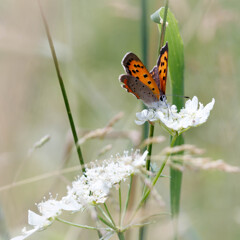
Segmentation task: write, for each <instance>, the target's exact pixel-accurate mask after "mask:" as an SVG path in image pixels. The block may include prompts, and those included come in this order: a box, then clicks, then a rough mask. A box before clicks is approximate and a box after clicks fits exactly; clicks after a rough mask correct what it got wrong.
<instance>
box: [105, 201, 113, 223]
mask: <svg viewBox="0 0 240 240" xmlns="http://www.w3.org/2000/svg"><path fill="white" fill-rule="evenodd" d="M103 205H104V207H105V210H106V212H107V215H108V217H109V218H110V219H111V222H112V224H113V225H114V226H116V224H115V222H114V220H113V218H112V215H111V214H110V212H109V210H108V207H107V204H106V203H104V204H103Z"/></svg>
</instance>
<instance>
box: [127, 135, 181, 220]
mask: <svg viewBox="0 0 240 240" xmlns="http://www.w3.org/2000/svg"><path fill="white" fill-rule="evenodd" d="M177 137H178V134H177V133H176V134H175V135H174V136H173V137H172V141H171V144H170V147H173V146H174V144H175V141H176V139H177ZM170 156H171V153H168V154H167V155H166V157H165V159H164V161H163V163H162V165H161V168H160V169H159V171H158V173H157V175H156V176H155V177H154V179H153V181H152V184H151V188H148V190H147V191H146V192H145V194H144V195H143V196H142V199H141V200H140V202H139V203H138V205H137V208H136V210H135V212H134V214H133V215H132V217H131V219H130V222H131V221H132V220H133V218H134V217H135V215H136V214H137V212H138V210H139V209H140V208H141V207H142V206H143V204H144V203H145V201H146V199H147V198H148V196H149V194H150V192H151V189H152V187H154V186H155V184H156V183H157V181H158V179H159V177H160V176H161V174H162V172H163V169H164V167H165V166H166V163H167V161H168V159H169V157H170Z"/></svg>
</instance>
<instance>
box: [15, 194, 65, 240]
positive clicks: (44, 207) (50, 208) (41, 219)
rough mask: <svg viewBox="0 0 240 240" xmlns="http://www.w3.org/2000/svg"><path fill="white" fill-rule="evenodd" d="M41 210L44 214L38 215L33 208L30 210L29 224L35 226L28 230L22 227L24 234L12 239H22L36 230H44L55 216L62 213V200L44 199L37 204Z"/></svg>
mask: <svg viewBox="0 0 240 240" xmlns="http://www.w3.org/2000/svg"><path fill="white" fill-rule="evenodd" d="M37 207H38V210H39V212H40V213H41V214H42V215H38V214H36V213H35V212H32V211H31V210H28V224H29V225H31V226H33V227H34V228H33V229H31V230H28V231H27V230H26V228H23V229H22V233H23V235H21V236H18V237H15V238H12V240H22V239H25V238H27V237H29V236H30V235H32V234H34V233H35V232H37V231H39V230H42V229H44V228H46V227H48V226H49V225H51V224H52V222H53V221H54V220H55V217H57V216H58V215H60V214H61V208H62V204H61V201H57V200H55V199H52V198H51V199H49V200H47V201H42V202H41V203H39V204H38V205H37Z"/></svg>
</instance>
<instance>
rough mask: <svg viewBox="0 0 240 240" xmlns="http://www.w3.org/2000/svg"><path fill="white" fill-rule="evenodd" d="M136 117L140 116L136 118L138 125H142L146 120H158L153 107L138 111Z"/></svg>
mask: <svg viewBox="0 0 240 240" xmlns="http://www.w3.org/2000/svg"><path fill="white" fill-rule="evenodd" d="M136 117H137V118H138V120H135V123H136V124H137V125H142V124H144V123H145V122H146V121H150V122H154V121H156V120H157V118H156V116H155V111H154V110H153V109H149V110H148V109H144V110H142V112H140V113H136Z"/></svg>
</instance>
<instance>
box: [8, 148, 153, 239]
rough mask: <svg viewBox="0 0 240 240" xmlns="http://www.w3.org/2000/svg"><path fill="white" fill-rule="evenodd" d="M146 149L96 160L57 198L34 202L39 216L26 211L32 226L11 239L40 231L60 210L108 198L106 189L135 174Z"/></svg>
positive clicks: (87, 204) (77, 207)
mask: <svg viewBox="0 0 240 240" xmlns="http://www.w3.org/2000/svg"><path fill="white" fill-rule="evenodd" d="M147 153H148V152H147V151H145V152H144V154H143V155H141V154H140V151H138V150H137V151H135V152H133V153H131V154H130V155H129V153H128V152H127V151H125V152H124V154H123V156H120V155H119V156H117V157H116V158H113V157H112V158H111V159H110V160H106V161H104V162H103V164H102V165H99V164H98V163H97V162H95V163H93V164H92V167H91V168H86V172H85V175H82V176H81V177H78V178H77V180H76V181H74V182H72V187H68V194H67V195H66V196H64V197H63V198H62V199H61V200H56V199H53V198H52V197H51V198H50V199H49V200H46V201H43V202H41V203H39V204H37V207H38V210H39V212H40V214H41V215H39V214H36V213H34V212H32V211H31V210H29V211H28V224H29V225H31V226H33V229H31V230H28V231H27V230H26V228H23V230H22V233H23V234H22V235H21V236H18V237H14V238H12V240H22V239H25V238H27V237H29V236H30V235H32V234H33V233H35V232H37V231H39V230H43V229H44V228H46V227H48V226H49V225H51V224H52V223H53V221H54V220H55V218H57V217H58V216H59V215H61V213H62V211H63V210H65V211H82V210H84V208H86V207H87V206H89V205H95V204H99V203H104V202H105V201H106V199H107V197H108V194H109V191H110V189H111V188H112V187H113V186H114V185H116V184H117V183H119V182H120V181H125V180H126V179H127V177H129V176H130V175H131V174H134V173H138V172H139V168H140V167H142V166H144V165H145V163H146V157H147Z"/></svg>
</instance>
